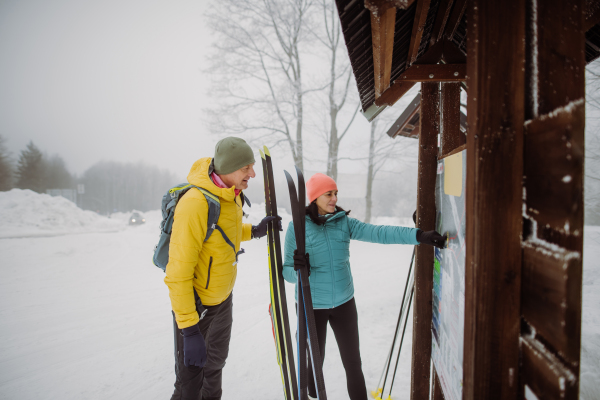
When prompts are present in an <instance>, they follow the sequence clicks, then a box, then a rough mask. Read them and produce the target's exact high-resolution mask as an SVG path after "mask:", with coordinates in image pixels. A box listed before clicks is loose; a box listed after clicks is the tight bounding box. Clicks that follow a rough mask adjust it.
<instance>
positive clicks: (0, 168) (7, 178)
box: [0, 135, 14, 191]
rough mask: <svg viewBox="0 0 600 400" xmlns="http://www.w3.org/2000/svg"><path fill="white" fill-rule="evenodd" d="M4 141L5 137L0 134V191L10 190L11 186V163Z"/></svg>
mask: <svg viewBox="0 0 600 400" xmlns="http://www.w3.org/2000/svg"><path fill="white" fill-rule="evenodd" d="M5 142H6V139H5V138H4V137H3V136H2V135H0V191H6V190H10V189H12V187H13V186H12V184H13V174H14V172H13V165H12V162H11V160H10V153H9V151H8V149H7V148H6V145H5Z"/></svg>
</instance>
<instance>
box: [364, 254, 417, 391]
mask: <svg viewBox="0 0 600 400" xmlns="http://www.w3.org/2000/svg"><path fill="white" fill-rule="evenodd" d="M415 249H416V247H414V248H413V252H412V256H411V258H410V266H409V267H408V275H407V277H406V284H405V285H404V294H403V295H402V303H401V305H400V312H399V314H398V321H397V322H396V330H395V332H394V339H393V340H392V347H391V348H390V353H389V356H388V359H387V360H386V363H385V365H386V366H387V368H386V366H384V371H385V378H384V379H383V386H382V387H381V389H380V388H379V384H380V383H381V378H379V383H377V391H373V392H371V395H373V393H375V394H377V393H379V394H381V395H382V396H383V389H384V388H385V382H386V381H387V376H388V373H389V371H390V362H391V359H392V353H393V352H394V346H395V344H396V338H397V337H398V330H399V328H400V323H401V322H402V314H403V313H404V302H405V300H406V291H407V289H408V282H409V281H410V280H411V279H410V277H411V272H412V267H413V262H414V259H415ZM384 371H382V372H381V374H382V375H383V372H384ZM373 397H375V399H376V400H379V399H381V398H380V397H376V396H373Z"/></svg>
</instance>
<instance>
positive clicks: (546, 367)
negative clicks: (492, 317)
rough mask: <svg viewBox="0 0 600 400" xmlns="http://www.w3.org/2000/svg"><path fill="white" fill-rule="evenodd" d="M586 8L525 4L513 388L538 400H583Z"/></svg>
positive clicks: (578, 1)
mask: <svg viewBox="0 0 600 400" xmlns="http://www.w3.org/2000/svg"><path fill="white" fill-rule="evenodd" d="M591 4H592V3H588V5H591ZM595 6H598V4H595ZM584 7H585V2H584V0H570V1H568V2H564V1H561V0H545V1H543V2H540V1H538V2H537V4H536V3H535V2H534V1H533V0H529V1H528V9H527V10H528V19H527V26H528V29H527V41H526V43H527V46H528V51H527V60H526V61H527V66H528V67H527V81H528V84H527V88H528V91H527V92H526V103H525V105H526V108H525V114H526V115H527V116H528V117H529V118H530V120H529V121H527V123H526V124H525V139H524V150H523V152H524V171H523V175H524V191H523V194H524V199H523V203H524V204H523V206H524V207H523V209H524V221H525V224H524V230H523V239H524V240H523V243H522V247H523V266H522V267H523V276H522V291H521V304H522V315H523V324H522V332H521V360H522V366H523V367H522V371H521V376H520V379H519V382H520V391H521V393H524V392H526V391H530V392H532V393H533V394H534V395H535V396H537V397H538V398H540V399H542V398H561V399H565V400H575V399H578V398H579V368H580V354H581V297H582V296H581V294H582V293H581V292H582V272H583V264H582V263H583V229H584V215H583V208H584V205H583V175H584V151H585V137H584V130H585V77H584V71H585V58H584V54H585V51H584V50H585V48H584V46H585V44H584V43H585V30H586V29H585V28H586V24H589V23H590V19H589V18H592V19H593V18H595V16H594V10H595V11H596V12H597V11H598V10H597V9H590V8H588V9H587V10H586V12H582V10H583V9H584ZM532 332H535V334H533V333H532Z"/></svg>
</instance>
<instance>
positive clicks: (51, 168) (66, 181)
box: [44, 155, 74, 189]
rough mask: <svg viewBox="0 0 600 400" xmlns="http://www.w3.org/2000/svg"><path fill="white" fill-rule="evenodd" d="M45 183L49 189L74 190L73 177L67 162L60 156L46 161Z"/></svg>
mask: <svg viewBox="0 0 600 400" xmlns="http://www.w3.org/2000/svg"><path fill="white" fill-rule="evenodd" d="M44 166H45V167H44V169H45V174H44V181H45V186H46V187H47V188H48V189H72V188H73V182H74V179H73V176H72V175H71V174H70V173H69V171H68V170H67V167H66V165H65V161H64V160H63V159H62V157H60V156H59V155H55V156H53V157H52V158H50V159H49V160H44Z"/></svg>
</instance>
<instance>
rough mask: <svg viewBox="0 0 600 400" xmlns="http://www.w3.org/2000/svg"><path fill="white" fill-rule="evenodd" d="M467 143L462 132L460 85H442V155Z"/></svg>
mask: <svg viewBox="0 0 600 400" xmlns="http://www.w3.org/2000/svg"><path fill="white" fill-rule="evenodd" d="M465 143H466V137H465V135H464V134H463V133H462V132H461V131H460V83H442V155H441V157H444V156H445V155H447V154H449V153H450V152H451V151H452V150H454V149H456V148H457V147H460V146H462V145H463V144H465Z"/></svg>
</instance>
